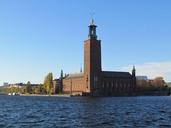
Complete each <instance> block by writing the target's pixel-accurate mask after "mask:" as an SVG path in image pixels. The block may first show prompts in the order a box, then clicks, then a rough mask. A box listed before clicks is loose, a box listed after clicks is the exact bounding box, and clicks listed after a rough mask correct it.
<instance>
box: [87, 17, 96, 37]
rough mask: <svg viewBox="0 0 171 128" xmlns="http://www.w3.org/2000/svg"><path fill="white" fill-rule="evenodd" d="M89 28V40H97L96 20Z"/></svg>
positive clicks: (92, 21) (92, 20)
mask: <svg viewBox="0 0 171 128" xmlns="http://www.w3.org/2000/svg"><path fill="white" fill-rule="evenodd" d="M88 27H89V34H88V38H89V39H97V35H96V27H97V26H96V25H95V24H94V19H93V18H92V19H91V22H90V25H89V26H88Z"/></svg>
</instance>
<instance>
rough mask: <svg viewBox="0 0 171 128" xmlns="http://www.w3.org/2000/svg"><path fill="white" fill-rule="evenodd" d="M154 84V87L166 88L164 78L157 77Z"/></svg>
mask: <svg viewBox="0 0 171 128" xmlns="http://www.w3.org/2000/svg"><path fill="white" fill-rule="evenodd" d="M153 84H154V86H157V87H164V86H165V81H164V79H163V77H156V78H155V79H154V80H153Z"/></svg>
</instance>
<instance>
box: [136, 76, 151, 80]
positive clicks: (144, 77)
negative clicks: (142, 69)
mask: <svg viewBox="0 0 171 128" xmlns="http://www.w3.org/2000/svg"><path fill="white" fill-rule="evenodd" d="M136 79H137V80H145V81H148V77H147V76H136Z"/></svg>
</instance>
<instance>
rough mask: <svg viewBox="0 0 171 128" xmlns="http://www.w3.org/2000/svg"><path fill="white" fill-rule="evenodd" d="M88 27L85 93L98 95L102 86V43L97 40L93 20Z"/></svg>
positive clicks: (85, 50)
mask: <svg viewBox="0 0 171 128" xmlns="http://www.w3.org/2000/svg"><path fill="white" fill-rule="evenodd" d="M88 27H89V34H88V40H85V41H84V80H85V92H87V93H90V94H96V93H98V91H99V89H100V85H101V41H100V40H97V35H96V27H97V26H96V25H95V24H94V21H93V19H92V21H91V23H90V25H89V26H88Z"/></svg>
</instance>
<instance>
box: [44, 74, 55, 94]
mask: <svg viewBox="0 0 171 128" xmlns="http://www.w3.org/2000/svg"><path fill="white" fill-rule="evenodd" d="M44 89H45V91H46V93H47V94H52V93H53V92H52V90H53V74H52V73H48V75H47V76H46V77H45V80H44Z"/></svg>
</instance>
